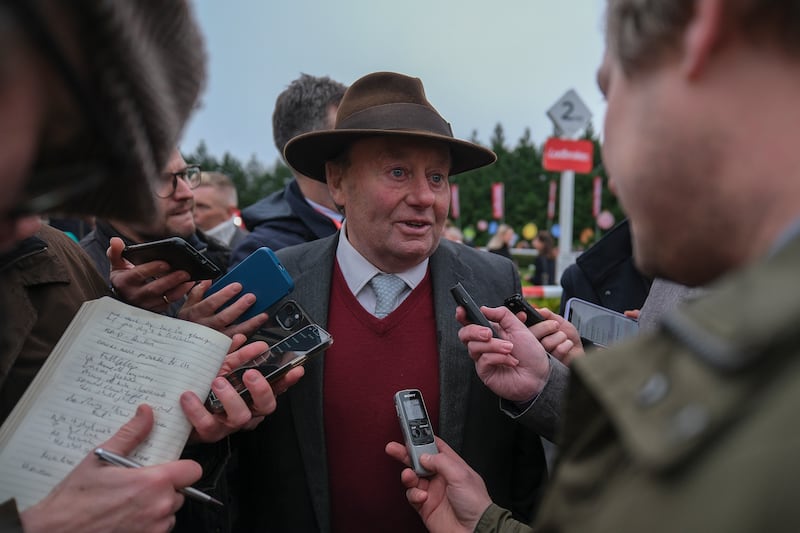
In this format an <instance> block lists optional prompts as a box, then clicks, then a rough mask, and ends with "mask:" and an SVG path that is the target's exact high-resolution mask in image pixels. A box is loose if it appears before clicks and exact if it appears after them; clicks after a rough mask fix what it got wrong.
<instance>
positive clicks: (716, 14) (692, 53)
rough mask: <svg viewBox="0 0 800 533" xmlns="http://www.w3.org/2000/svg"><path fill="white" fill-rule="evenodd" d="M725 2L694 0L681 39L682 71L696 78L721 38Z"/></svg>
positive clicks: (719, 0) (722, 0) (723, 0)
mask: <svg viewBox="0 0 800 533" xmlns="http://www.w3.org/2000/svg"><path fill="white" fill-rule="evenodd" d="M724 3H725V0H696V1H695V6H694V14H693V15H692V20H691V21H689V24H688V26H687V27H686V32H685V34H684V38H683V71H684V72H685V73H686V75H687V76H688V77H689V78H690V79H691V78H697V77H698V76H700V75H701V74H702V72H703V70H704V69H705V67H706V65H707V63H708V61H709V59H710V58H711V55H712V54H713V53H714V49H715V48H716V47H717V46H719V44H720V42H721V41H722V38H723V29H722V26H723V17H724V10H725V7H724Z"/></svg>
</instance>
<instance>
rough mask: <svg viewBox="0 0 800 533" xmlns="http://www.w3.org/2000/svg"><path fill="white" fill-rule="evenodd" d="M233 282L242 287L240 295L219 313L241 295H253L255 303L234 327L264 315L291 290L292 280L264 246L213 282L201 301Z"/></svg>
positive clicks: (292, 288) (270, 251)
mask: <svg viewBox="0 0 800 533" xmlns="http://www.w3.org/2000/svg"><path fill="white" fill-rule="evenodd" d="M234 281H238V282H239V283H241V284H242V291H241V292H240V293H239V294H237V295H236V296H235V297H233V298H231V299H230V300H228V301H227V302H226V303H224V304H223V305H222V306H221V307H220V309H223V308H225V307H227V306H229V305H231V304H232V303H233V302H235V301H236V300H237V299H238V298H239V297H240V296H242V295H243V294H247V293H252V294H255V296H256V302H255V303H254V304H253V305H252V306H250V308H249V309H247V310H246V311H245V312H244V313H242V316H240V317H239V318H238V319H236V322H237V323H238V322H244V321H245V320H247V319H249V318H253V317H254V316H256V315H257V314H259V313H262V312H264V311H266V310H267V309H269V308H270V307H271V306H273V305H275V303H277V302H278V301H280V300H281V298H284V297H285V296H286V295H288V294H289V293H290V292H292V291H293V290H294V281H293V280H292V277H291V276H290V275H289V273H288V272H286V268H284V266H283V265H282V264H281V262H280V261H279V260H278V257H277V256H276V255H275V252H273V251H272V250H270V249H269V248H267V247H265V246H264V247H261V248H259V249H258V250H256V251H255V252H253V253H252V254H250V255H248V256H247V257H246V258H245V259H244V260H243V261H242V262H241V263H239V264H238V265H236V266H235V267H233V269H232V270H231V271H230V272H228V273H227V274H225V275H224V276H222V277H221V278H219V279H218V280H217V281H215V282H214V284H213V285H211V287H209V289H208V291H206V294H205V296H204V297H206V298H207V297H208V296H211V295H212V294H214V293H215V292H217V291H219V290H220V289H222V288H223V287H226V286H228V285H230V284H231V283H233V282H234Z"/></svg>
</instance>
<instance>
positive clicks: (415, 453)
mask: <svg viewBox="0 0 800 533" xmlns="http://www.w3.org/2000/svg"><path fill="white" fill-rule="evenodd" d="M394 408H395V411H397V418H398V420H399V421H400V429H401V430H402V431H403V440H405V444H406V449H407V450H408V455H409V457H411V464H412V467H413V469H414V472H416V473H417V475H418V476H430V475H431V474H432V472H429V471H428V470H425V468H423V467H422V465H421V464H419V457H420V455H422V454H423V453H430V454H434V453H439V449H438V448H437V447H436V441H435V440H434V438H433V427H432V426H431V419H430V417H429V416H428V410H427V409H426V408H425V401H424V400H423V399H422V393H421V392H420V391H419V390H418V389H405V390H401V391H398V392H396V393H395V395H394Z"/></svg>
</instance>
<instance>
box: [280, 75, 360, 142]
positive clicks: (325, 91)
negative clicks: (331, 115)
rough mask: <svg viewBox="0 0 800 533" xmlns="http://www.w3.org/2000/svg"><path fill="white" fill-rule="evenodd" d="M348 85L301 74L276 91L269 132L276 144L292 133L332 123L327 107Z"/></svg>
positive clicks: (291, 135)
mask: <svg viewBox="0 0 800 533" xmlns="http://www.w3.org/2000/svg"><path fill="white" fill-rule="evenodd" d="M346 90H347V86H345V85H343V84H341V83H339V82H338V81H334V80H332V79H330V78H329V77H328V76H323V77H317V76H310V75H308V74H301V75H300V77H299V78H297V79H296V80H294V81H293V82H292V83H290V84H289V86H288V87H287V88H286V89H285V90H284V91H283V92H282V93H281V94H279V95H278V99H277V100H276V101H275V111H274V112H273V113H272V135H273V138H274V139H275V148H277V149H278V151H279V152H280V153H281V155H283V149H284V147H285V146H286V143H288V142H289V141H290V140H291V139H292V138H293V137H296V136H298V135H300V134H301V133H306V132H309V131H316V130H324V129H329V128H332V127H333V124H329V123H328V110H329V109H330V107H331V106H338V105H339V102H341V101H342V97H343V96H344V92H345V91H346Z"/></svg>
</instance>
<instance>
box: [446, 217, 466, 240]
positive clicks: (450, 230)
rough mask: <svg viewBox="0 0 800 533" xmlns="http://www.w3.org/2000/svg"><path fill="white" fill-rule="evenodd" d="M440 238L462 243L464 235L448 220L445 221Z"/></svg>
mask: <svg viewBox="0 0 800 533" xmlns="http://www.w3.org/2000/svg"><path fill="white" fill-rule="evenodd" d="M442 237H444V238H445V239H447V240H448V241H453V242H462V243H463V242H464V234H463V233H462V232H461V230H460V229H459V228H458V226H455V225H453V223H452V222H450V221H449V220H447V221H445V224H444V229H443V230H442Z"/></svg>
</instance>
